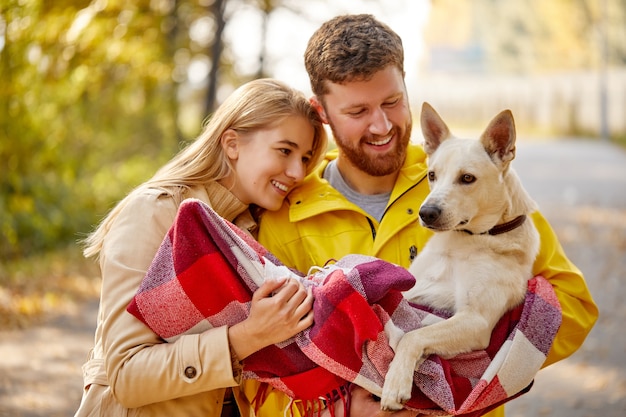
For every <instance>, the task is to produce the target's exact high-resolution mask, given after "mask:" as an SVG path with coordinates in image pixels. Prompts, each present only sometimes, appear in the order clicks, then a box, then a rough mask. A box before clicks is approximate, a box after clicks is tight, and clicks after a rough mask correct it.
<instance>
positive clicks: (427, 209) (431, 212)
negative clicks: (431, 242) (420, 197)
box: [420, 206, 441, 224]
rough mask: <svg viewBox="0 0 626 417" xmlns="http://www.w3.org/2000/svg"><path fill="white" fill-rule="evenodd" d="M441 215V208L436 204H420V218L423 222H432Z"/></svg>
mask: <svg viewBox="0 0 626 417" xmlns="http://www.w3.org/2000/svg"><path fill="white" fill-rule="evenodd" d="M440 215H441V209H440V208H439V207H437V206H422V207H421V208H420V218H421V219H422V221H423V222H424V224H433V223H435V222H436V221H437V219H438V218H439V216H440Z"/></svg>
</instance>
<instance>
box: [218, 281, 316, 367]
mask: <svg viewBox="0 0 626 417" xmlns="http://www.w3.org/2000/svg"><path fill="white" fill-rule="evenodd" d="M312 308H313V293H312V291H311V289H310V288H309V290H308V291H307V290H305V289H304V286H303V285H302V284H301V283H300V282H299V281H298V280H296V279H294V278H288V279H287V278H283V279H278V280H274V279H270V280H267V281H265V282H264V283H263V285H261V287H260V288H259V289H258V290H256V291H255V292H254V294H253V295H252V304H251V306H250V314H249V315H248V317H247V318H246V319H245V320H244V321H242V322H241V323H237V324H235V325H234V326H231V327H230V328H229V329H228V337H229V339H230V345H231V347H232V349H233V350H234V352H235V354H236V355H237V357H238V358H239V359H240V360H241V359H244V358H246V357H248V356H250V355H251V354H253V353H254V352H256V351H258V350H261V349H262V348H264V347H266V346H269V345H272V344H275V343H279V342H282V341H284V340H287V339H289V338H290V337H292V336H294V335H296V334H297V333H299V332H301V331H303V330H304V329H306V328H307V327H309V326H311V325H312V324H313V310H312Z"/></svg>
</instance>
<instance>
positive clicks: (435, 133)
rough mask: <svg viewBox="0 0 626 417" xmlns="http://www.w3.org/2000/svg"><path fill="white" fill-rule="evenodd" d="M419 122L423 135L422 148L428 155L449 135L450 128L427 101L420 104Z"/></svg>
mask: <svg viewBox="0 0 626 417" xmlns="http://www.w3.org/2000/svg"><path fill="white" fill-rule="evenodd" d="M420 123H421V125H422V134H423V135H424V150H425V151H426V153H427V154H428V155H431V154H432V153H433V152H435V151H436V150H437V148H438V147H439V145H440V144H441V142H443V141H444V140H446V139H448V138H449V137H450V129H448V126H447V125H446V124H445V122H444V121H443V119H442V118H441V116H439V114H438V113H437V112H436V111H435V109H433V108H432V106H431V105H430V104H428V103H427V102H424V104H422V115H421V118H420Z"/></svg>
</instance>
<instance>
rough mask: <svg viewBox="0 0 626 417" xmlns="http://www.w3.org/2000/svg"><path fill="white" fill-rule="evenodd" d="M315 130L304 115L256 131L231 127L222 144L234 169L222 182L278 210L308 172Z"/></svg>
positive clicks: (245, 198) (243, 197) (250, 201)
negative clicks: (245, 130) (235, 129)
mask: <svg viewBox="0 0 626 417" xmlns="http://www.w3.org/2000/svg"><path fill="white" fill-rule="evenodd" d="M314 133H315V131H314V129H313V126H311V124H310V123H309V121H308V120H307V119H306V118H304V117H301V116H289V117H287V118H285V119H283V120H281V121H280V122H279V123H276V124H275V125H274V126H272V127H268V128H266V129H261V130H256V131H253V132H245V133H240V132H235V131H233V130H229V131H227V132H226V133H225V134H224V137H223V138H222V146H224V149H225V151H226V155H227V156H228V157H229V158H230V160H231V162H232V166H233V167H234V172H233V173H232V174H231V175H230V176H229V177H228V178H225V179H224V180H223V181H220V182H221V183H222V185H224V186H225V187H227V188H229V189H230V190H231V191H232V192H233V194H235V196H237V198H239V200H241V201H242V202H243V203H246V204H256V205H258V206H259V207H263V208H265V209H267V210H278V209H279V208H280V206H281V205H282V203H283V200H284V199H285V197H286V196H287V194H288V193H289V192H290V191H291V190H292V189H293V188H294V187H295V186H296V185H298V184H300V183H301V182H302V180H303V179H304V176H305V175H306V170H307V166H308V163H309V161H310V160H311V158H312V155H313V137H314Z"/></svg>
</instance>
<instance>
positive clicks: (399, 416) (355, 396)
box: [322, 385, 420, 417]
mask: <svg viewBox="0 0 626 417" xmlns="http://www.w3.org/2000/svg"><path fill="white" fill-rule="evenodd" d="M350 395H351V398H350V416H349V417H418V416H420V414H418V413H417V411H410V410H400V411H394V412H391V411H383V410H381V409H380V398H378V397H376V396H374V395H373V394H372V393H370V392H369V391H367V390H366V389H364V388H361V387H359V386H356V385H353V386H352V391H351V394H350ZM331 407H332V406H331ZM334 407H335V410H334V415H335V416H344V415H345V414H344V408H343V401H341V400H338V401H336V402H335V404H334ZM331 415H333V414H331V412H330V410H329V409H326V410H324V411H323V412H322V417H329V416H331Z"/></svg>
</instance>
